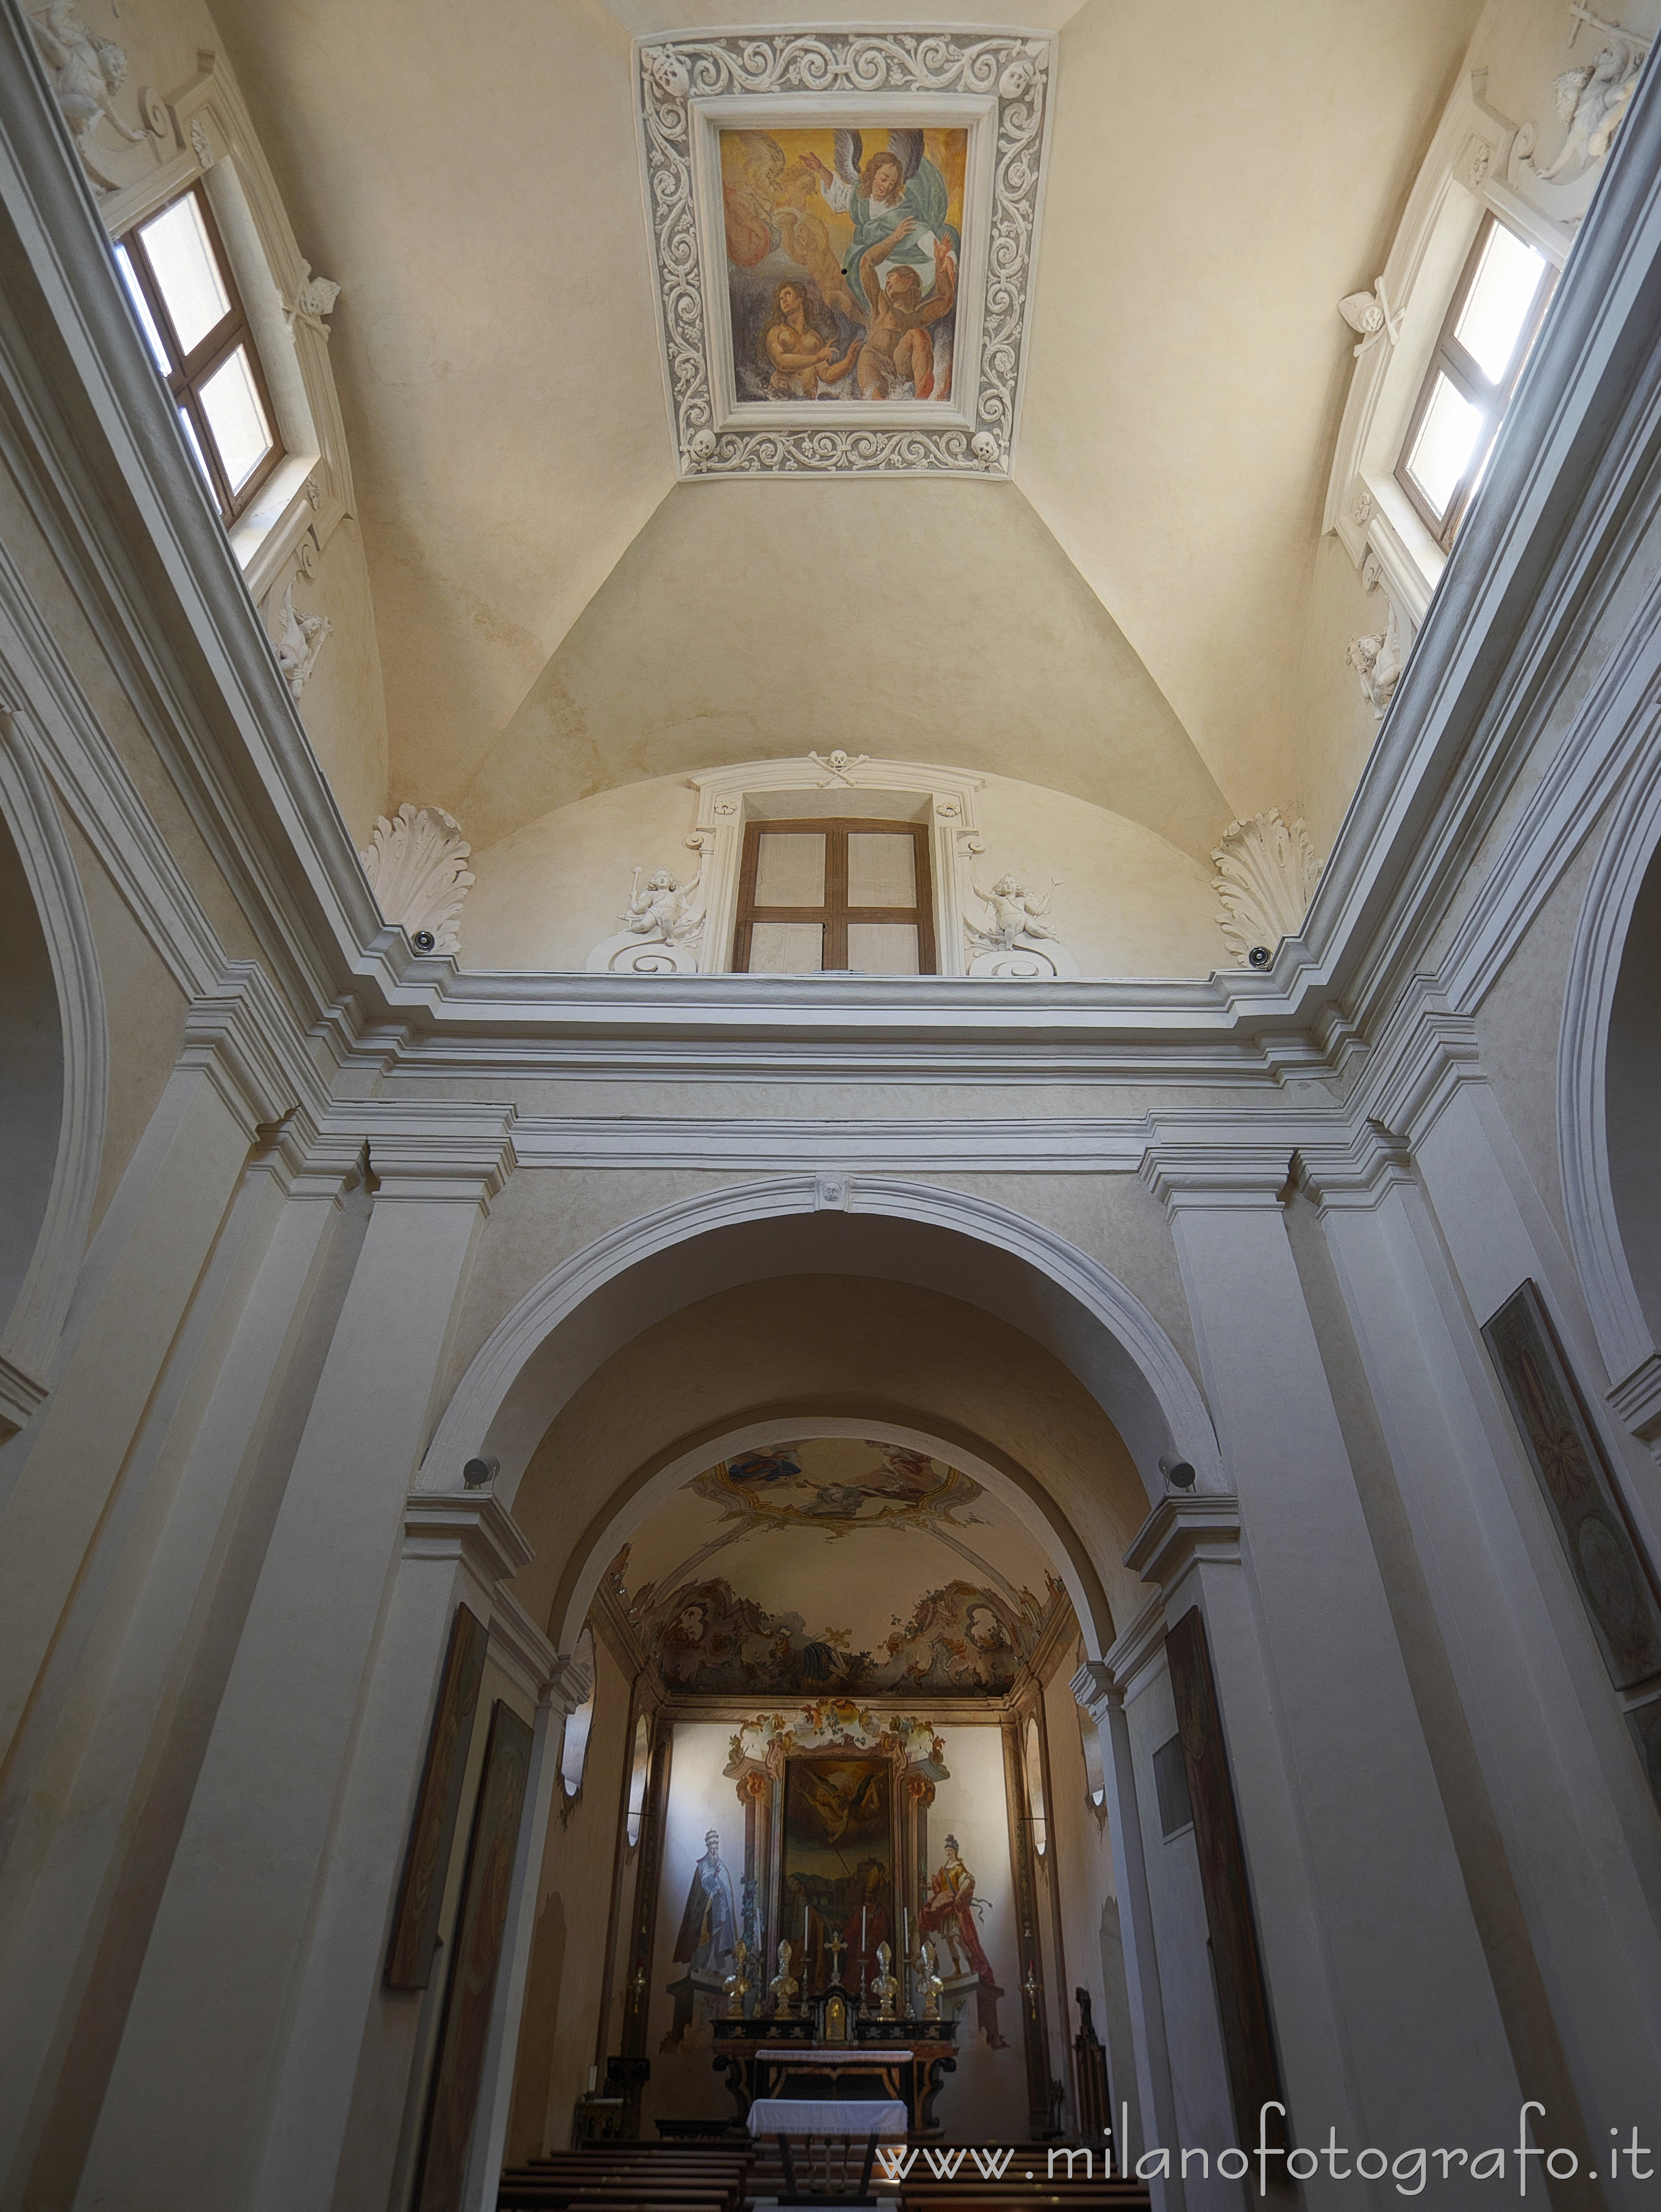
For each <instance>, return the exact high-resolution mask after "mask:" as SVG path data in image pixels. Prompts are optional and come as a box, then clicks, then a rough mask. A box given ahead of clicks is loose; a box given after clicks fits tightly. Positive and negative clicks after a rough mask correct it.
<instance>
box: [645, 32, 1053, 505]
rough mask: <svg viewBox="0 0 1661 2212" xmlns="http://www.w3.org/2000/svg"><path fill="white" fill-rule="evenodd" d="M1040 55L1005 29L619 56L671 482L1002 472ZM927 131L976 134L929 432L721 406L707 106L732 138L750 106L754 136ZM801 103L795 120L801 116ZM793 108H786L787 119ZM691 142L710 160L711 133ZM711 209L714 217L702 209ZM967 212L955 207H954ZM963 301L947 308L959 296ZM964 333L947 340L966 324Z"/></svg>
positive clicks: (847, 36) (1026, 267) (1023, 277)
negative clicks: (626, 86) (877, 122)
mask: <svg viewBox="0 0 1661 2212" xmlns="http://www.w3.org/2000/svg"><path fill="white" fill-rule="evenodd" d="M1052 43H1053V42H1052V41H1051V40H1049V39H1047V38H1043V37H1036V36H1030V35H1025V34H1023V33H1017V32H1007V31H1006V32H993V33H984V34H983V33H977V32H972V31H957V30H944V29H922V28H917V29H897V28H896V29H889V28H882V29H874V28H857V29H850V30H843V29H836V30H813V31H800V30H771V31H755V32H744V33H685V34H684V35H675V36H672V37H669V38H659V39H657V40H654V41H652V42H651V43H650V44H642V45H640V46H637V47H636V56H637V72H636V74H637V86H636V92H637V102H636V104H637V118H638V123H639V129H640V136H641V156H642V164H643V167H644V171H645V187H646V202H647V206H648V211H649V222H650V228H651V234H652V248H653V256H654V270H655V289H656V291H657V296H658V310H659V320H660V331H661V338H662V343H663V347H664V357H665V371H666V381H667V387H668V393H669V404H670V410H671V413H672V417H673V425H674V448H675V453H676V457H677V460H678V466H679V470H680V473H681V474H682V476H683V477H722V476H825V475H856V476H891V475H916V474H923V475H934V474H941V473H946V474H956V475H965V476H975V475H987V474H998V475H1007V472H1008V470H1009V467H1010V464H1011V459H1012V453H1013V441H1014V433H1015V424H1016V417H1017V412H1018V403H1019V383H1020V378H1021V374H1022V370H1023V367H1024V362H1025V349H1026V335H1027V320H1028V313H1029V306H1030V295H1031V276H1032V265H1033V251H1034V244H1035V240H1036V234H1037V220H1038V207H1039V198H1040V190H1041V174H1042V169H1043V155H1044V148H1045V143H1046V139H1047V134H1048V130H1049V124H1050V67H1051V58H1052ZM749 100H754V101H755V103H756V121H757V127H762V126H764V125H765V124H766V123H768V122H769V121H774V122H776V123H778V125H779V126H780V127H790V126H788V125H784V124H783V121H782V106H783V103H790V104H791V106H790V108H789V112H790V114H791V117H792V123H793V124H794V126H796V127H800V125H803V124H812V123H813V122H815V121H817V120H818V119H820V115H821V113H822V114H823V117H824V119H825V120H826V121H830V120H831V119H832V118H833V116H836V115H847V114H849V112H852V111H853V110H855V109H858V110H860V111H861V112H862V113H863V114H864V115H867V116H872V117H873V118H874V115H875V114H876V113H879V112H880V111H881V110H882V109H883V107H885V106H888V105H890V104H898V103H901V102H903V103H904V119H905V121H906V122H907V123H908V124H910V123H913V122H916V123H922V122H923V121H924V119H925V117H926V115H927V112H928V108H929V106H930V103H931V101H932V100H940V102H941V103H942V106H941V114H942V119H943V121H945V120H947V119H949V121H950V122H951V123H952V125H964V122H965V119H966V118H967V117H968V116H969V115H970V113H971V112H977V119H976V120H974V121H973V122H972V124H970V128H971V131H973V132H977V133H981V134H983V139H984V143H985V166H986V168H987V172H988V173H989V179H990V189H989V193H988V195H987V196H986V199H985V202H984V204H985V206H986V209H987V210H988V212H987V213H986V215H985V216H984V218H983V220H982V221H981V222H979V224H978V226H977V234H976V235H975V236H974V237H973V238H972V239H971V238H970V235H969V234H968V233H967V231H966V232H965V236H964V271H965V275H964V287H965V294H966V292H967V289H968V288H969V287H970V286H971V285H972V287H973V289H974V298H973V301H972V314H970V316H968V317H967V318H966V319H965V321H964V324H963V325H960V331H959V345H960V347H961V352H960V354H959V356H958V360H957V362H956V363H955V365H954V370H953V391H952V399H951V402H950V404H949V406H947V407H943V408H942V409H941V410H940V420H938V421H936V420H934V419H933V418H932V417H931V419H928V420H926V421H920V420H919V419H918V416H919V414H924V415H926V414H928V409H927V408H926V407H922V408H916V409H908V410H907V412H908V416H909V419H906V420H903V421H894V420H893V419H892V418H891V416H890V417H889V418H888V419H883V417H884V411H885V410H882V409H881V408H877V409H874V410H873V408H871V407H868V406H866V405H861V404H858V403H854V402H849V403H846V404H821V405H819V406H818V407H817V408H816V409H815V410H813V419H812V422H811V423H808V422H792V421H791V420H790V419H789V418H788V415H786V414H784V413H782V412H780V411H777V410H770V409H769V408H767V407H766V406H765V405H761V404H755V403H748V404H744V405H738V404H734V403H733V402H732V401H731V400H729V398H727V397H726V396H725V385H724V384H723V382H722V377H723V375H725V376H726V377H727V381H729V382H730V371H729V370H726V369H719V368H718V362H717V359H716V356H715V351H714V347H715V343H716V341H715V330H716V328H717V326H718V325H719V324H720V322H721V315H722V313H724V289H723V288H724V285H725V258H724V255H725V248H724V245H723V242H722V239H721V231H720V225H719V222H716V221H715V220H714V219H713V217H712V216H711V213H710V210H709V206H708V205H707V204H706V205H704V206H703V207H702V208H701V205H700V197H699V195H700V190H701V185H700V176H699V170H700V163H701V162H702V163H705V164H706V165H707V164H708V163H709V162H713V161H718V159H719V156H718V154H715V153H713V152H711V151H710V150H709V147H707V146H704V145H703V144H701V141H700V133H701V131H703V130H704V128H705V127H706V123H707V122H713V117H710V116H708V115H707V114H706V111H708V110H709V109H710V108H711V107H712V106H713V105H714V104H715V103H719V112H720V119H721V124H722V125H724V126H727V127H732V125H733V124H734V122H735V121H736V120H737V119H738V117H737V114H736V113H735V111H736V110H737V109H738V107H739V103H740V102H745V101H749ZM810 102H817V103H818V108H817V110H816V111H815V112H805V111H806V108H807V106H808V103H810ZM797 110H802V111H804V112H796V111H797ZM709 146H713V131H711V134H710V140H709ZM717 204H718V203H717ZM965 214H967V211H965ZM962 299H964V295H960V300H962ZM971 327H972V328H973V329H974V330H975V331H976V333H977V335H976V337H975V339H974V341H973V343H972V344H970V343H966V342H965V339H966V333H967V331H968V330H969V329H970V328H971Z"/></svg>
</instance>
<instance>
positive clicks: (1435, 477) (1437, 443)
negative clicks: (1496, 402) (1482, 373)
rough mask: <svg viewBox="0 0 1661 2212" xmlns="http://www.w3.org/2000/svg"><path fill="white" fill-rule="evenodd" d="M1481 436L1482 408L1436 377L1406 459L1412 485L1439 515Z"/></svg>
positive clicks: (1451, 385) (1454, 490)
mask: <svg viewBox="0 0 1661 2212" xmlns="http://www.w3.org/2000/svg"><path fill="white" fill-rule="evenodd" d="M1481 436H1482V409H1481V408H1480V407H1474V406H1473V405H1472V404H1471V403H1470V401H1469V399H1467V398H1465V397H1464V396H1463V393H1462V392H1458V391H1457V390H1456V389H1455V387H1454V385H1453V383H1452V381H1451V379H1450V378H1448V377H1446V376H1439V377H1438V378H1437V380H1436V389H1435V390H1434V391H1433V392H1432V394H1431V398H1430V404H1429V406H1428V407H1427V408H1426V410H1425V418H1424V421H1423V422H1421V424H1420V425H1419V435H1418V436H1417V437H1416V438H1415V440H1414V441H1413V451H1412V453H1410V454H1409V457H1408V467H1409V469H1410V470H1411V471H1412V472H1413V478H1414V481H1415V483H1416V484H1417V485H1418V486H1419V489H1420V490H1421V491H1422V492H1423V494H1424V495H1425V497H1426V498H1427V500H1428V501H1430V503H1431V505H1432V506H1433V507H1435V508H1436V510H1437V512H1438V513H1440V512H1441V510H1442V509H1443V508H1444V507H1446V505H1447V503H1448V501H1450V500H1451V498H1452V497H1453V495H1454V493H1455V492H1456V491H1457V489H1458V487H1459V479H1460V477H1463V474H1464V473H1465V471H1466V469H1467V468H1468V467H1469V463H1470V457H1471V455H1472V454H1473V453H1475V450H1476V441H1477V440H1478V438H1480V437H1481Z"/></svg>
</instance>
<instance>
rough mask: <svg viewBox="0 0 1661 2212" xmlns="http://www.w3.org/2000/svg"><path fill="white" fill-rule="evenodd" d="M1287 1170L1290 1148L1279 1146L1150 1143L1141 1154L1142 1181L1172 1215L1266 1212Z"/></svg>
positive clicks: (1274, 1204)
mask: <svg viewBox="0 0 1661 2212" xmlns="http://www.w3.org/2000/svg"><path fill="white" fill-rule="evenodd" d="M1291 1171H1292V1152H1291V1147H1290V1146H1287V1145H1281V1144H1269V1145H1241V1144H1227V1143H1225V1144H1219V1145H1215V1146H1212V1145H1204V1144H1196V1143H1194V1142H1193V1141H1192V1140H1191V1139H1189V1140H1184V1141H1183V1142H1180V1143H1167V1142H1164V1141H1160V1140H1158V1139H1156V1140H1155V1142H1154V1143H1153V1144H1152V1145H1150V1146H1148V1148H1147V1152H1144V1153H1143V1155H1142V1162H1141V1169H1140V1170H1139V1173H1140V1175H1141V1180H1142V1182H1144V1183H1145V1184H1146V1185H1147V1188H1148V1189H1149V1190H1151V1191H1152V1192H1153V1195H1154V1196H1155V1198H1157V1199H1160V1200H1163V1201H1164V1203H1165V1206H1167V1207H1168V1208H1169V1209H1170V1211H1171V1212H1172V1213H1186V1212H1195V1211H1208V1212H1217V1211H1220V1212H1239V1211H1244V1212H1256V1211H1262V1212H1272V1211H1275V1210H1278V1208H1279V1206H1280V1203H1281V1192H1282V1191H1283V1190H1284V1189H1285V1188H1286V1186H1287V1177H1288V1176H1289V1175H1290V1174H1291Z"/></svg>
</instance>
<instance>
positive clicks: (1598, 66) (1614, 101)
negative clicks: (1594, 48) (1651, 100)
mask: <svg viewBox="0 0 1661 2212" xmlns="http://www.w3.org/2000/svg"><path fill="white" fill-rule="evenodd" d="M1585 20H1586V21H1589V22H1597V21H1598V19H1597V17H1596V16H1592V15H1588V16H1587V17H1586V18H1585ZM1600 28H1609V26H1606V25H1600ZM1643 59H1644V51H1643V49H1642V48H1641V47H1640V46H1638V45H1637V43H1636V42H1635V41H1634V40H1631V39H1628V38H1626V37H1624V36H1622V35H1621V34H1620V33H1616V34H1615V40H1614V43H1613V44H1612V45H1610V46H1605V47H1604V48H1603V52H1602V53H1600V54H1599V55H1598V57H1597V60H1596V61H1595V62H1582V63H1580V64H1579V65H1578V67H1576V68H1574V69H1569V70H1563V71H1562V73H1561V76H1556V77H1555V78H1554V79H1553V80H1552V82H1553V83H1554V84H1555V86H1556V88H1557V112H1558V114H1559V115H1560V116H1561V118H1562V120H1563V121H1564V122H1565V123H1567V125H1568V136H1567V137H1566V138H1565V139H1564V141H1563V149H1562V151H1561V153H1560V154H1559V155H1558V156H1557V159H1556V160H1555V161H1554V162H1553V163H1552V165H1551V167H1549V168H1548V169H1542V170H1540V171H1539V172H1538V175H1539V177H1540V180H1541V182H1542V184H1551V183H1553V182H1554V181H1555V179H1557V178H1558V177H1560V176H1561V174H1562V173H1563V172H1564V170H1565V169H1567V168H1568V167H1570V165H1571V164H1572V163H1579V165H1580V167H1589V166H1590V165H1591V163H1592V162H1593V161H1597V160H1599V159H1600V158H1601V157H1602V156H1603V155H1605V154H1607V153H1608V151H1609V141H1610V140H1611V139H1612V138H1613V137H1614V136H1615V131H1616V130H1617V129H1618V128H1619V126H1620V122H1621V117H1622V116H1623V115H1624V114H1625V113H1626V112H1627V103H1628V100H1630V99H1631V98H1632V94H1633V88H1634V86H1635V85H1636V83H1637V82H1638V72H1639V70H1640V68H1641V67H1642V65H1643Z"/></svg>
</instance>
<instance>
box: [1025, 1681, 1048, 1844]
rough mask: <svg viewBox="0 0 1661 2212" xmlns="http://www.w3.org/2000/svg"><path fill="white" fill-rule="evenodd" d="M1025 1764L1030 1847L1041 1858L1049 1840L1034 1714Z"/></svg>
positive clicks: (1026, 1742) (1029, 1720)
mask: <svg viewBox="0 0 1661 2212" xmlns="http://www.w3.org/2000/svg"><path fill="white" fill-rule="evenodd" d="M1023 1755H1024V1758H1025V1766H1026V1802H1027V1809H1028V1810H1029V1812H1030V1813H1031V1816H1032V1848H1033V1850H1035V1851H1036V1852H1037V1854H1038V1857H1040V1858H1042V1857H1043V1855H1044V1846H1045V1844H1047V1843H1048V1842H1049V1840H1050V1824H1049V1821H1048V1820H1047V1818H1046V1817H1045V1813H1044V1802H1043V1751H1042V1749H1041V1747H1040V1746H1039V1743H1038V1723H1037V1717H1036V1716H1034V1717H1029V1719H1028V1721H1027V1723H1026V1736H1025V1743H1024V1746H1023Z"/></svg>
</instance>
